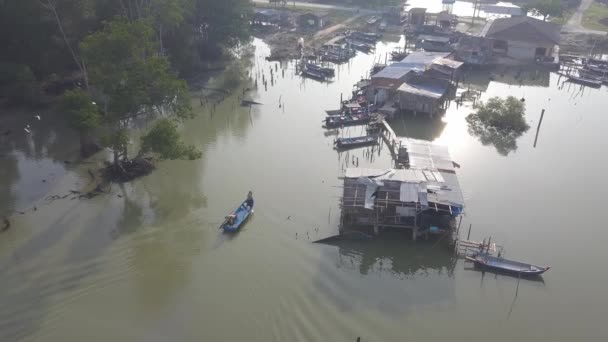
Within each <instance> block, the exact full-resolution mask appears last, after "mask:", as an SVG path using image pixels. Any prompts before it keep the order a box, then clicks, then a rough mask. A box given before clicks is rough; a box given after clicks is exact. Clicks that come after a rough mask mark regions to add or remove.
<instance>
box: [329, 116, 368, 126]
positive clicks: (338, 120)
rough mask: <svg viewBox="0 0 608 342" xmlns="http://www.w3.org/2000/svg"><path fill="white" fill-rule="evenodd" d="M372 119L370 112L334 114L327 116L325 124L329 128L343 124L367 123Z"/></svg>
mask: <svg viewBox="0 0 608 342" xmlns="http://www.w3.org/2000/svg"><path fill="white" fill-rule="evenodd" d="M370 121H372V117H371V116H370V115H368V114H357V115H332V116H327V117H326V118H325V126H326V127H327V128H334V127H341V126H357V125H365V124H367V123H369V122H370Z"/></svg>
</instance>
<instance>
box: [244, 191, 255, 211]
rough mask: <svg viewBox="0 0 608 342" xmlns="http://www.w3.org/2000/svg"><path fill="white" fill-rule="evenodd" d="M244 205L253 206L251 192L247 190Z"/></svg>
mask: <svg viewBox="0 0 608 342" xmlns="http://www.w3.org/2000/svg"><path fill="white" fill-rule="evenodd" d="M245 205H246V206H247V207H248V208H253V192H251V191H249V193H248V194H247V200H245Z"/></svg>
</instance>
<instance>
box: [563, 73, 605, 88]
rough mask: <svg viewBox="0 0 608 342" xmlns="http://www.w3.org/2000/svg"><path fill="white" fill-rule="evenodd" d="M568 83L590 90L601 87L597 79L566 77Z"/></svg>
mask: <svg viewBox="0 0 608 342" xmlns="http://www.w3.org/2000/svg"><path fill="white" fill-rule="evenodd" d="M568 81H570V82H572V83H578V84H582V85H585V86H588V87H592V88H599V87H601V86H602V81H601V80H597V79H591V78H585V77H581V76H573V75H570V76H568Z"/></svg>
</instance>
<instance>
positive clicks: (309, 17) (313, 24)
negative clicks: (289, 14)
mask: <svg viewBox="0 0 608 342" xmlns="http://www.w3.org/2000/svg"><path fill="white" fill-rule="evenodd" d="M326 17H327V16H326V15H323V14H315V13H310V12H309V13H304V14H301V15H299V16H298V18H297V20H296V21H297V24H298V28H300V29H302V30H316V29H320V28H322V27H324V26H325V23H326Z"/></svg>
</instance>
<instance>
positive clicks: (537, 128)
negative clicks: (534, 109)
mask: <svg viewBox="0 0 608 342" xmlns="http://www.w3.org/2000/svg"><path fill="white" fill-rule="evenodd" d="M544 116H545V109H543V111H542V112H541V113H540V120H538V126H537V127H536V136H535V137H534V148H536V142H537V141H538V132H539V131H540V125H541V124H542V123H543V117H544Z"/></svg>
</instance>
